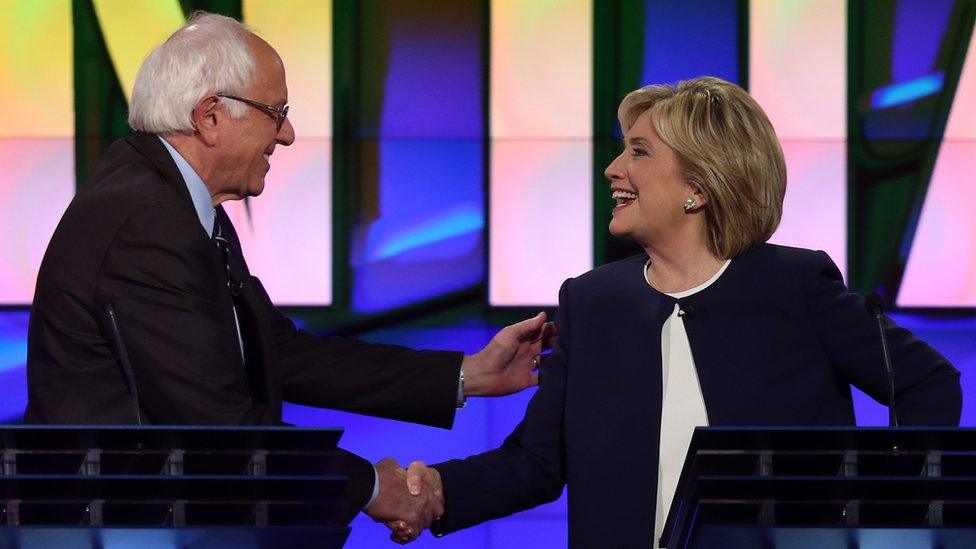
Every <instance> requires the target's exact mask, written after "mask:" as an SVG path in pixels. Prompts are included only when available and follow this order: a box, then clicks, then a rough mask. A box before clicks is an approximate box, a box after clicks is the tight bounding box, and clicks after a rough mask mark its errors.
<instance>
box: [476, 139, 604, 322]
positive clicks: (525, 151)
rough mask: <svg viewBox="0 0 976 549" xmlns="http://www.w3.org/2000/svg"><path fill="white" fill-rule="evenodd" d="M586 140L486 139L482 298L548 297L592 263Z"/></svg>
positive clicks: (512, 301)
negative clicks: (487, 245)
mask: <svg viewBox="0 0 976 549" xmlns="http://www.w3.org/2000/svg"><path fill="white" fill-rule="evenodd" d="M591 164H592V160H591V144H590V142H589V141H496V142H495V143H494V144H493V145H492V158H491V177H492V188H491V204H490V210H489V211H490V212H491V214H490V220H489V223H490V230H491V250H490V258H491V259H490V266H489V272H490V273H491V274H490V280H489V288H490V290H489V302H490V303H491V304H492V305H500V306H515V305H555V304H556V302H557V298H558V293H559V286H560V284H562V282H563V280H565V279H566V278H568V277H571V276H576V275H578V274H580V273H583V272H585V271H588V270H589V269H591V268H592V265H593V234H592V233H593V228H592V223H591V222H590V219H592V210H593V199H592V193H591V191H590V188H591V187H590V186H591V177H592V166H591Z"/></svg>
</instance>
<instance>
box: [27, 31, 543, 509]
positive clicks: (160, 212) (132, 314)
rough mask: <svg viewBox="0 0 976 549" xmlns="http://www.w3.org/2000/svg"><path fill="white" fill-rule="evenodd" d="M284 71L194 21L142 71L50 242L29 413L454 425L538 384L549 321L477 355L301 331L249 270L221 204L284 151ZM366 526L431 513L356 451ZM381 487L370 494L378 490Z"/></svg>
mask: <svg viewBox="0 0 976 549" xmlns="http://www.w3.org/2000/svg"><path fill="white" fill-rule="evenodd" d="M287 103H288V89H287V87H286V85H285V70H284V66H283V65H282V62H281V59H280V58H279V56H278V54H277V53H276V52H275V50H274V49H273V48H272V47H271V46H270V45H268V44H267V43H266V42H265V41H264V40H262V39H261V38H259V37H258V36H257V35H255V34H254V33H252V32H251V31H249V30H248V29H246V28H245V27H244V26H243V25H241V24H240V23H239V22H237V21H235V20H233V19H230V18H227V17H223V16H219V15H213V14H197V15H195V16H194V17H193V18H191V20H190V21H189V22H188V23H187V24H186V25H185V26H184V27H183V28H181V29H180V30H178V31H177V32H176V33H174V34H173V35H172V36H171V37H170V38H169V39H168V40H167V41H166V42H165V43H163V44H162V45H160V46H159V47H157V48H156V49H155V50H154V51H153V52H152V53H151V54H150V55H149V57H148V58H147V59H146V61H145V63H144V64H143V66H142V67H141V68H140V70H139V74H138V76H137V78H136V83H135V88H134V90H133V93H132V101H131V110H130V114H129V124H130V125H131V126H132V128H133V129H134V130H135V131H136V133H135V134H134V135H133V136H131V137H129V138H127V139H123V140H120V141H118V142H116V143H114V144H113V145H112V146H111V147H110V148H109V149H108V151H107V152H106V153H105V155H104V156H103V158H102V160H101V162H100V163H99V165H98V166H97V167H96V169H95V171H94V173H93V174H92V175H91V176H90V178H89V179H88V181H87V182H86V183H85V184H84V185H83V186H82V188H81V189H80V190H79V192H78V194H77V195H76V196H75V198H74V199H73V200H72V202H71V204H70V205H69V207H68V209H67V211H66V212H65V214H64V216H63V218H62V219H61V222H60V224H59V225H58V228H57V230H56V231H55V233H54V235H53V237H52V239H51V243H50V245H49V246H48V249H47V252H46V254H45V257H44V260H43V263H42V265H41V269H40V272H39V274H38V280H37V288H36V292H35V296H34V303H33V308H32V311H31V320H30V328H29V336H28V357H27V369H28V397H29V401H28V405H27V411H26V413H25V421H26V422H28V423H73V424H78V423H139V424H245V425H247V424H251V425H254V424H263V425H274V424H281V423H282V420H281V402H282V400H283V399H284V400H289V401H293V402H298V403H302V404H308V405H314V406H322V407H330V408H338V409H343V410H348V411H353V412H358V413H363V414H369V415H375V416H380V417H387V418H394V419H399V420H404V421H412V422H417V423H424V424H429V425H435V426H440V427H450V426H451V424H452V422H453V419H454V412H455V410H456V408H457V407H458V405H459V404H460V403H463V399H464V395H501V394H509V393H512V392H515V391H519V390H521V389H523V388H525V387H527V386H529V385H532V384H534V383H535V382H536V377H535V374H534V373H533V372H532V370H533V367H534V366H535V365H537V359H536V357H537V355H538V354H539V352H540V350H541V349H540V347H541V342H540V341H539V340H540V339H541V338H540V337H539V334H541V333H542V332H543V331H544V330H543V324H544V322H545V318H544V315H539V316H537V317H535V318H533V319H530V320H527V321H524V322H521V323H518V324H515V325H513V326H509V327H507V328H505V329H503V330H502V331H501V332H499V333H498V334H497V335H496V336H495V338H494V339H493V340H492V341H491V342H490V343H489V344H488V346H486V347H485V348H484V349H483V350H482V351H481V352H479V353H477V354H475V355H472V356H463V355H462V354H461V353H453V352H442V351H414V350H410V349H406V348H403V347H396V346H388V345H375V344H368V343H365V342H362V341H357V340H352V339H342V338H327V339H321V338H317V337H315V336H313V335H311V334H309V333H306V332H304V331H301V330H298V329H296V328H295V326H294V324H293V323H292V322H291V321H290V320H288V319H287V318H286V317H285V316H284V315H283V314H282V313H281V312H280V311H279V310H278V309H277V308H275V306H274V305H273V304H272V302H271V300H270V298H269V297H268V295H267V293H266V292H265V291H264V289H263V287H262V285H261V282H260V281H259V280H258V279H257V278H255V277H253V276H251V275H250V273H249V271H248V268H247V265H246V264H245V262H244V258H243V255H242V254H241V249H240V243H239V241H238V239H237V236H236V233H235V232H234V228H233V225H232V224H231V222H230V219H229V218H228V217H227V215H226V214H225V213H224V211H223V209H222V207H221V206H220V205H221V203H223V202H224V201H227V200H240V199H242V198H244V197H247V196H257V195H259V194H261V192H262V191H263V190H264V178H265V174H267V172H268V170H269V168H270V165H269V162H268V159H269V157H270V156H271V155H272V154H273V153H274V152H275V149H276V147H277V146H279V145H281V146H285V147H287V146H288V145H291V144H292V142H293V141H294V140H295V132H294V129H293V128H292V125H291V123H290V122H289V121H288V117H287V115H288V106H287ZM355 461H356V462H362V463H359V469H358V470H360V471H361V472H362V474H357V475H354V478H353V479H352V480H353V481H352V482H351V483H350V487H349V490H347V494H346V498H347V501H348V502H349V503H350V505H351V506H354V507H355V506H357V505H358V506H359V507H357V509H358V508H361V507H362V506H364V505H365V504H366V503H367V501H369V502H370V503H371V505H370V506H369V509H368V512H369V513H370V514H371V515H372V516H373V517H374V518H375V519H377V520H383V521H388V520H393V519H406V520H408V521H409V522H411V523H415V524H417V525H418V527H419V525H420V524H421V523H424V522H429V520H430V518H431V516H433V515H436V514H438V512H439V511H438V509H437V508H436V507H422V506H421V503H423V502H420V501H418V498H411V497H410V496H409V495H408V494H406V485H405V482H404V481H403V479H404V478H405V477H404V472H403V471H402V469H401V468H400V467H399V465H398V464H396V462H394V461H392V460H384V461H383V462H380V463H379V464H377V466H376V471H377V474H376V475H374V473H373V471H374V469H373V468H372V467H370V465H369V463H368V462H365V460H361V459H359V458H356V460H355ZM377 491H378V497H377Z"/></svg>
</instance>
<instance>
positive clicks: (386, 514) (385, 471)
mask: <svg viewBox="0 0 976 549" xmlns="http://www.w3.org/2000/svg"><path fill="white" fill-rule="evenodd" d="M376 472H377V474H378V475H379V479H380V495H379V497H377V498H376V500H375V501H374V502H373V503H372V505H370V506H369V507H367V508H366V511H365V513H366V514H367V515H369V516H370V517H372V519H373V520H375V521H376V522H382V523H384V524H386V526H387V528H389V529H390V530H391V531H392V532H391V534H390V539H391V540H393V541H395V542H397V543H401V544H403V543H409V542H411V541H413V540H415V539H417V537H418V536H420V534H421V533H422V532H423V531H424V530H425V529H427V528H430V525H431V523H432V522H433V521H435V520H437V519H439V518H440V517H441V515H443V514H444V486H443V485H442V484H441V476H440V473H438V472H437V470H436V469H433V468H431V467H427V466H426V465H425V464H424V463H423V462H420V461H415V462H413V463H411V464H410V468H409V470H407V469H404V468H403V467H401V466H400V464H399V463H397V461H396V460H395V459H393V458H385V459H383V460H382V461H380V462H379V463H377V464H376Z"/></svg>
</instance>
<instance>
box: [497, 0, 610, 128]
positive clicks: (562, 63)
mask: <svg viewBox="0 0 976 549" xmlns="http://www.w3.org/2000/svg"><path fill="white" fill-rule="evenodd" d="M592 37H593V0H494V1H492V2H491V134H492V136H493V137H495V138H514V139H521V138H532V137H543V138H577V139H589V138H590V137H591V135H592V121H591V119H592V116H593V115H592V112H593V110H592V106H591V103H592V97H593V92H592V89H593V39H592Z"/></svg>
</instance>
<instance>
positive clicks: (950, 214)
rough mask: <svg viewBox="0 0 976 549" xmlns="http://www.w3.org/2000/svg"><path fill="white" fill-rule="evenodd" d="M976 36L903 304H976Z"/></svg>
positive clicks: (902, 291) (925, 207) (937, 166)
mask: <svg viewBox="0 0 976 549" xmlns="http://www.w3.org/2000/svg"><path fill="white" fill-rule="evenodd" d="M974 105H976V40H972V41H970V43H969V52H968V53H967V54H966V62H965V64H964V65H963V68H962V74H961V75H960V76H959V86H958V87H957V88H956V96H955V98H954V100H953V102H952V108H951V109H950V110H949V120H948V121H947V123H946V130H945V135H944V137H943V139H944V141H943V143H942V146H941V147H940V148H939V156H938V158H937V159H936V161H935V167H934V168H933V170H932V180H931V181H930V182H929V190H928V193H927V195H926V197H925V204H924V205H923V207H922V215H921V217H920V219H919V223H918V228H917V229H916V231H915V240H914V241H913V242H912V249H911V252H910V253H909V255H908V265H906V266H905V276H904V278H903V279H902V285H901V289H900V291H899V292H898V305H899V306H902V307H974V306H976V216H974V215H973V204H976V172H974V171H973V166H974V161H973V159H974V158H976V106H974Z"/></svg>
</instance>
